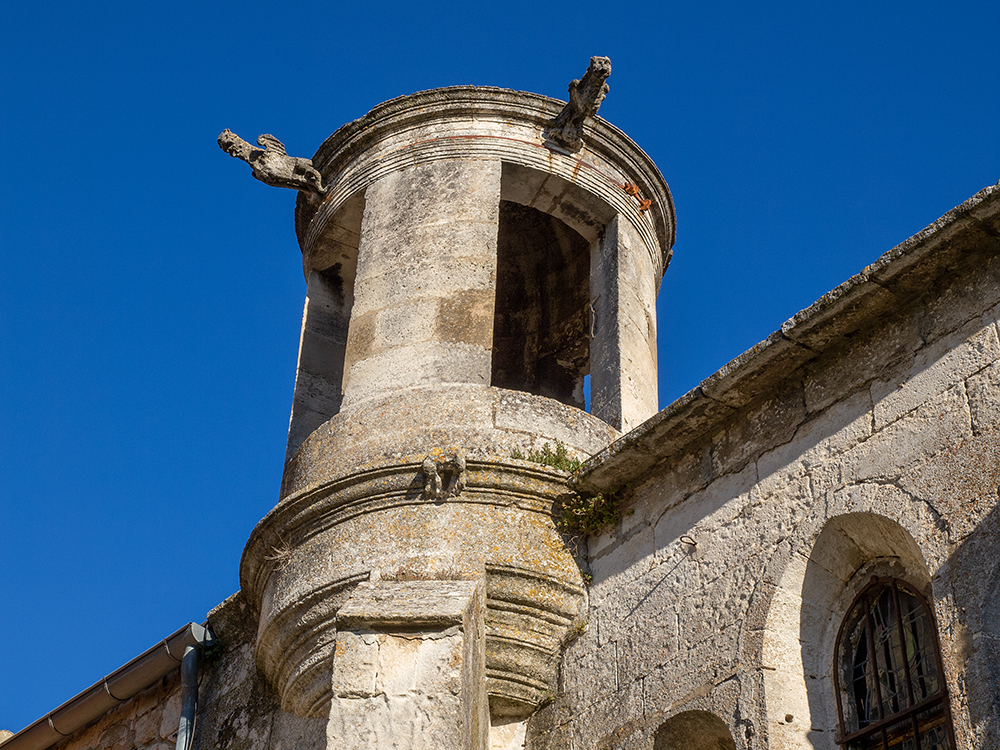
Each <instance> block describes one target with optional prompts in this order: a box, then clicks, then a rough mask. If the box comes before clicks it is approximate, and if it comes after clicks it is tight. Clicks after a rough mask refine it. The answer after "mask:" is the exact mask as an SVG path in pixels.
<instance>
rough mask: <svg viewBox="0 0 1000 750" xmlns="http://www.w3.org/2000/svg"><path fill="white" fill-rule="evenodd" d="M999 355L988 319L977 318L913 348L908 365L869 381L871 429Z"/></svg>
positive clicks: (995, 335)
mask: <svg viewBox="0 0 1000 750" xmlns="http://www.w3.org/2000/svg"><path fill="white" fill-rule="evenodd" d="M998 357H1000V340H998V339H997V332H996V329H995V327H994V326H993V325H992V323H984V322H983V321H982V320H981V319H979V318H977V319H976V320H974V321H972V322H971V323H969V324H967V325H966V326H964V327H963V328H962V329H961V330H960V331H958V332H956V333H955V334H952V335H949V336H945V337H943V338H940V339H938V340H937V341H935V342H934V343H933V344H930V345H928V346H926V347H924V348H923V349H921V350H920V351H918V352H917V354H916V357H914V359H913V363H912V364H911V366H910V367H909V368H908V369H906V370H904V371H902V372H900V373H898V375H897V376H896V377H894V378H892V379H889V380H882V379H876V380H875V381H873V382H872V384H871V394H872V401H873V403H874V407H875V412H874V414H875V429H876V430H880V429H882V428H883V427H885V426H886V425H887V424H889V423H890V422H894V421H895V420H897V419H899V418H900V417H901V416H902V415H903V414H906V413H907V412H909V411H911V410H913V409H915V408H916V407H917V406H919V405H920V404H922V403H924V402H926V401H928V400H929V399H931V398H933V397H934V396H937V395H938V394H940V393H943V392H944V391H946V390H948V389H949V388H952V387H953V386H954V385H955V384H956V383H958V382H960V381H962V380H964V379H965V378H967V377H969V376H970V375H973V374H975V373H977V372H979V371H980V370H982V369H983V368H984V367H986V366H987V365H989V364H992V363H993V362H995V361H996V360H997V358H998Z"/></svg>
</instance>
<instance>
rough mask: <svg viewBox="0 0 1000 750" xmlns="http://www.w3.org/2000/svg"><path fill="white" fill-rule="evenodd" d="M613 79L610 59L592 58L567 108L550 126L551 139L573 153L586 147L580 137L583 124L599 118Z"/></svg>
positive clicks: (571, 88)
mask: <svg viewBox="0 0 1000 750" xmlns="http://www.w3.org/2000/svg"><path fill="white" fill-rule="evenodd" d="M609 75H611V60H609V59H608V58H606V57H592V58H590V67H589V68H587V72H586V73H584V74H583V78H578V79H577V80H575V81H573V82H572V83H570V85H569V103H568V104H567V105H566V106H565V107H563V110H562V112H560V113H559V114H558V115H557V116H556V118H555V119H554V120H552V122H550V123H549V130H548V133H547V135H548V137H549V138H551V139H552V140H554V141H556V142H558V143H559V144H561V145H563V146H565V147H566V148H568V149H570V150H571V151H579V150H580V149H581V148H582V147H583V139H582V138H581V137H580V133H581V131H582V130H583V121H584V120H586V119H587V118H588V117H593V116H594V115H596V114H597V110H598V109H599V108H600V106H601V102H603V101H604V97H606V96H607V95H608V91H609V86H608V84H607V83H605V81H607V80H608V76H609Z"/></svg>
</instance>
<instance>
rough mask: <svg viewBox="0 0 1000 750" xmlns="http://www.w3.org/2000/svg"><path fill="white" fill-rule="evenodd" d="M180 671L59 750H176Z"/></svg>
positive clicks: (100, 720)
mask: <svg viewBox="0 0 1000 750" xmlns="http://www.w3.org/2000/svg"><path fill="white" fill-rule="evenodd" d="M180 693H181V680H180V672H179V671H178V672H177V673H175V674H173V675H171V676H169V677H165V678H164V679H163V680H161V681H159V682H157V683H156V684H155V685H153V686H151V687H148V688H146V689H145V690H143V691H142V692H141V693H139V694H138V695H136V696H134V697H133V698H132V699H131V700H129V701H127V702H126V703H123V704H122V705H121V706H119V707H118V708H116V709H114V710H112V711H109V712H108V713H106V714H105V715H104V716H102V717H101V718H100V719H98V720H97V721H95V722H94V723H92V724H90V725H89V726H88V727H85V728H84V729H82V730H80V731H79V732H77V733H76V734H74V735H73V736H72V737H68V738H67V739H65V740H63V741H62V742H60V743H59V744H57V745H55V746H54V748H56V749H57V750H95V749H96V748H100V749H101V750H133V749H134V750H173V748H174V744H175V742H176V741H177V724H178V721H179V720H180V716H181V694H180Z"/></svg>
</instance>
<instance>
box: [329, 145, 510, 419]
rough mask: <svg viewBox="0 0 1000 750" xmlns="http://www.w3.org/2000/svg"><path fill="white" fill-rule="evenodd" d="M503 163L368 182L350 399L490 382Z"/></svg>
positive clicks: (428, 169) (431, 166) (350, 352)
mask: <svg viewBox="0 0 1000 750" xmlns="http://www.w3.org/2000/svg"><path fill="white" fill-rule="evenodd" d="M499 209H500V161H499V160H495V161H487V160H464V161H457V160H455V161H441V162H432V163H428V164H420V165H417V166H413V167H410V168H409V169H403V170H400V171H398V172H391V173H389V174H387V175H385V176H384V177H382V178H381V179H379V180H378V181H377V182H375V183H373V184H372V185H370V186H369V187H368V189H367V191H366V193H365V213H364V219H363V221H362V226H361V244H360V246H359V249H358V271H357V279H356V281H355V287H354V307H353V309H352V311H351V325H350V334H349V337H348V343H347V362H346V375H345V378H344V380H345V383H344V403H345V405H354V404H356V403H358V402H360V401H362V400H364V399H366V398H371V397H373V396H377V395H381V394H385V393H388V392H391V391H395V390H399V389H401V388H406V387H409V386H415V385H426V384H432V383H433V384H437V383H476V384H479V385H489V383H490V373H491V367H490V350H491V348H492V343H493V300H494V286H495V284H496V254H497V217H498V214H499Z"/></svg>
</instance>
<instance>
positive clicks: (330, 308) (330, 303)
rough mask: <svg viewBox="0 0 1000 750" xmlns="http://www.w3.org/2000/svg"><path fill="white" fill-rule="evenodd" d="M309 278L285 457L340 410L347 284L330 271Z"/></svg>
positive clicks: (348, 302) (348, 301) (348, 299)
mask: <svg viewBox="0 0 1000 750" xmlns="http://www.w3.org/2000/svg"><path fill="white" fill-rule="evenodd" d="M307 284H308V286H307V288H306V304H305V309H304V310H303V311H302V333H301V337H300V339H299V362H298V367H297V368H296V373H295V396H294V398H293V400H292V416H291V419H290V420H289V425H288V446H287V448H286V449H285V462H286V463H287V461H288V459H290V458H291V457H292V456H293V455H295V451H296V450H298V448H299V446H300V445H301V444H302V441H303V440H305V439H306V437H308V435H309V434H310V433H311V432H312V431H313V430H315V429H316V428H317V427H319V426H320V425H321V424H323V423H324V422H325V421H326V420H328V419H329V418H330V417H332V416H333V415H334V414H337V413H338V412H339V411H340V403H341V400H342V394H341V390H342V383H341V380H342V378H343V373H344V349H345V347H346V346H347V331H348V321H349V320H350V312H351V304H352V300H351V286H350V285H345V284H344V281H343V279H342V278H341V276H340V275H338V274H337V273H335V272H332V271H328V272H323V271H312V272H311V273H310V274H309V281H308V282H307Z"/></svg>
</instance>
